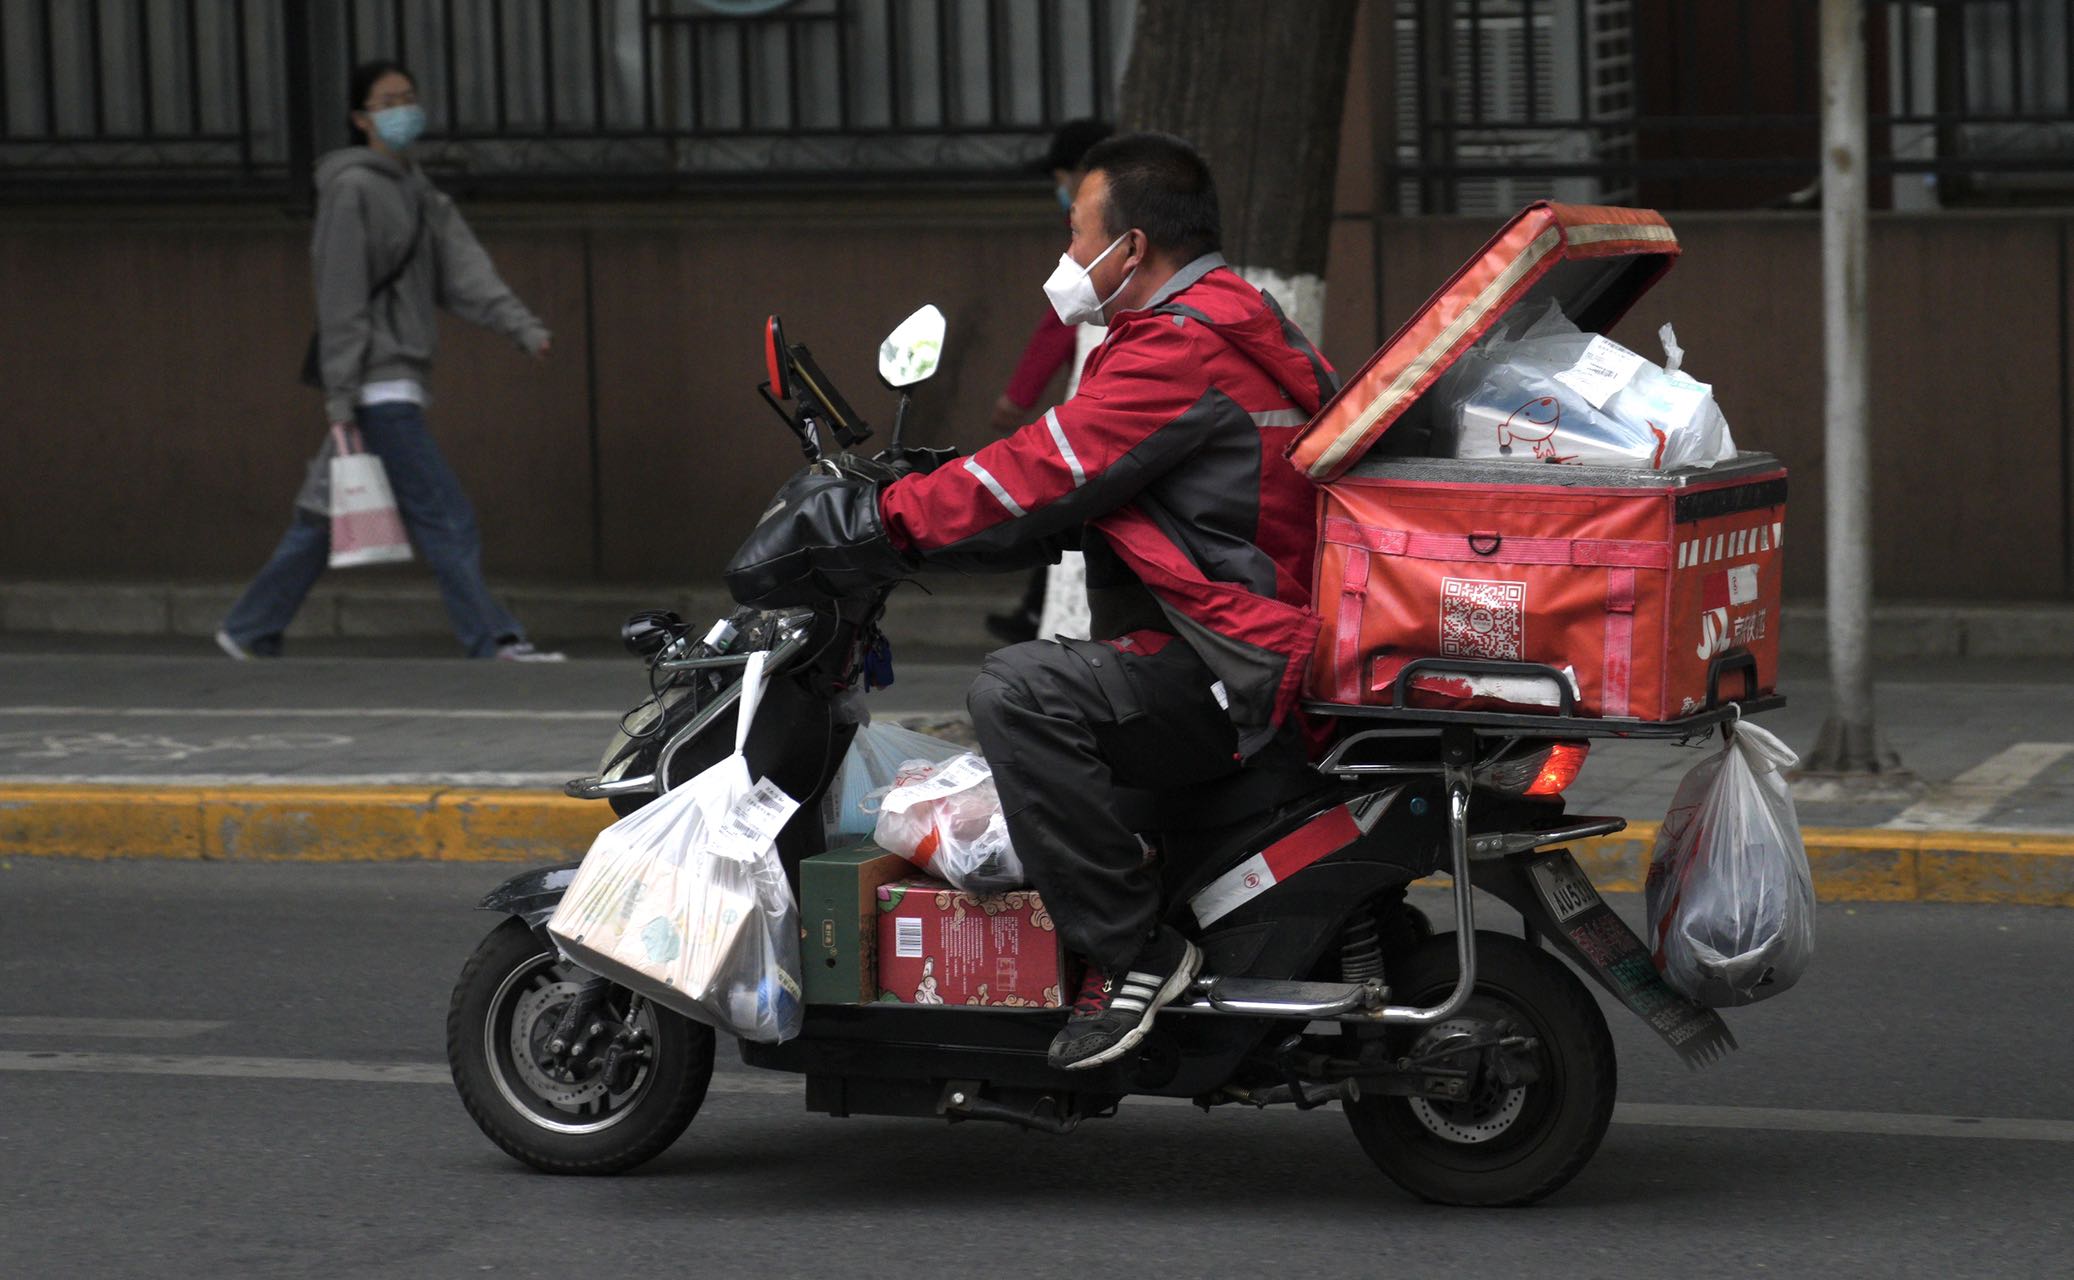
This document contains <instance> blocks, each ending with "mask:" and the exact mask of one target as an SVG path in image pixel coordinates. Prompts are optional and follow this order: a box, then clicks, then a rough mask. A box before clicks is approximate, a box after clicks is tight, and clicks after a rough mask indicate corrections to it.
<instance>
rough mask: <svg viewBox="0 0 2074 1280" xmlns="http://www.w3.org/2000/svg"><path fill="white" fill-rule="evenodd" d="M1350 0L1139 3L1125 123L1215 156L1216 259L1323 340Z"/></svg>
mask: <svg viewBox="0 0 2074 1280" xmlns="http://www.w3.org/2000/svg"><path fill="white" fill-rule="evenodd" d="M1357 7H1358V0H1306V2H1305V3H1303V4H1289V3H1287V2H1286V0H1139V3H1138V17H1137V33H1136V35H1135V36H1134V37H1133V39H1132V43H1131V61H1130V67H1129V69H1128V70H1127V71H1126V72H1125V75H1124V82H1123V102H1122V110H1121V112H1120V114H1121V117H1122V118H1121V119H1120V120H1119V121H1118V124H1119V127H1120V128H1121V129H1122V130H1123V131H1125V132H1130V131H1134V130H1140V129H1154V130H1158V131H1160V132H1163V133H1172V134H1176V135H1179V136H1180V137H1183V138H1186V139H1188V140H1189V141H1190V142H1192V143H1194V144H1195V146H1196V149H1197V150H1199V151H1201V152H1202V154H1203V158H1204V159H1206V160H1208V161H1209V162H1210V169H1211V172H1212V173H1213V174H1214V175H1215V176H1216V180H1217V195H1218V201H1219V203H1220V204H1221V205H1222V207H1223V214H1224V256H1225V258H1226V259H1227V260H1228V261H1230V262H1231V264H1232V265H1233V266H1234V267H1235V268H1236V269H1237V270H1238V272H1239V274H1240V275H1242V276H1244V277H1246V279H1248V280H1250V281H1252V282H1253V283H1254V284H1255V285H1258V286H1259V287H1260V288H1262V289H1265V290H1267V291H1268V292H1269V293H1272V294H1273V295H1274V297H1275V301H1276V302H1278V303H1280V304H1281V305H1282V309H1283V310H1284V311H1286V312H1288V314H1289V318H1290V319H1292V320H1294V321H1296V323H1297V324H1298V325H1299V326H1301V327H1302V328H1303V331H1304V332H1305V333H1307V334H1309V335H1310V337H1311V340H1312V341H1313V342H1316V341H1319V340H1320V335H1321V333H1322V331H1323V329H1324V322H1325V252H1326V247H1327V245H1328V244H1329V243H1330V240H1331V233H1332V197H1333V179H1334V176H1335V171H1336V170H1337V168H1338V165H1339V130H1340V108H1341V106H1342V105H1343V103H1344V102H1345V99H1346V93H1347V64H1348V61H1349V56H1350V54H1351V51H1352V46H1353V41H1354V12H1355V9H1356V8H1357Z"/></svg>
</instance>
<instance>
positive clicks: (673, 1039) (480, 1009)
mask: <svg viewBox="0 0 2074 1280" xmlns="http://www.w3.org/2000/svg"><path fill="white" fill-rule="evenodd" d="M590 980H591V975H590V974H588V973H586V972H584V971H583V970H581V969H578V968H576V967H575V966H573V965H569V964H567V963H565V962H564V961H563V960H562V959H561V957H560V956H559V955H557V954H556V953H555V952H554V951H553V950H552V949H551V948H548V947H545V946H543V945H542V944H541V942H540V939H539V937H538V936H537V935H536V934H534V932H533V931H532V930H531V929H529V928H527V927H526V924H525V922H524V921H521V920H517V919H508V920H506V921H504V923H502V924H500V925H498V926H497V927H496V928H495V929H493V930H491V931H490V935H489V936H488V937H486V938H484V939H483V940H482V944H481V945H480V946H478V947H477V948H476V949H475V954H474V955H472V956H470V957H469V958H468V963H467V964H466V965H465V966H464V967H463V968H462V970H461V978H460V981H459V982H457V983H456V984H455V985H454V995H453V1000H452V1002H451V1003H450V1004H449V1005H448V1007H447V1063H448V1066H449V1067H450V1068H451V1069H452V1071H453V1074H454V1088H455V1089H456V1090H457V1091H459V1093H460V1095H461V1102H462V1104H463V1105H464V1106H466V1107H467V1108H468V1114H469V1115H470V1116H471V1117H473V1118H474V1120H475V1123H476V1125H477V1126H478V1127H480V1128H481V1129H482V1131H483V1133H484V1134H486V1135H487V1136H488V1137H489V1139H490V1141H492V1142H494V1143H496V1144H497V1145H498V1146H500V1147H502V1148H503V1149H504V1150H505V1151H506V1152H507V1153H509V1154H510V1155H511V1156H513V1157H515V1158H516V1159H519V1160H522V1161H524V1162H525V1163H527V1164H529V1165H532V1166H533V1167H534V1168H536V1169H540V1170H543V1171H545V1172H547V1173H568V1174H608V1173H621V1172H624V1171H625V1170H627V1169H631V1168H633V1167H634V1166H636V1165H638V1164H641V1163H643V1162H644V1161H647V1160H650V1159H653V1158H654V1157H655V1156H657V1155H659V1154H660V1153H661V1152H662V1151H663V1150H664V1149H666V1148H667V1147H668V1146H669V1145H670V1144H671V1143H672V1142H675V1141H676V1140H677V1139H678V1137H679V1136H680V1135H682V1134H683V1132H684V1130H685V1128H686V1126H688V1125H689V1124H690V1123H691V1121H692V1117H694V1116H696V1115H697V1114H698V1110H699V1107H700V1106H701V1105H702V1104H703V1103H704V1102H705V1100H706V1087H707V1086H708V1085H709V1084H710V1083H711V1082H712V1079H713V1046H714V1034H713V1029H712V1028H711V1027H708V1026H705V1025H703V1024H700V1023H696V1022H693V1021H691V1020H690V1019H688V1018H685V1017H682V1016H680V1015H678V1014H676V1013H672V1012H670V1011H669V1010H667V1009H660V1008H657V1007H656V1006H655V1004H654V1003H653V1002H644V1003H643V1004H642V1005H641V1007H640V1009H639V1010H638V1012H636V1011H634V1010H633V1009H632V1001H631V999H630V996H629V993H628V992H627V991H626V990H625V989H624V988H620V987H613V988H611V990H610V992H609V994H608V995H607V996H606V999H605V1002H604V1004H603V1005H602V1006H600V1007H599V1008H598V1009H597V1012H596V1014H595V1015H594V1018H593V1019H587V1021H591V1020H594V1021H597V1022H600V1023H604V1024H609V1029H610V1030H617V1029H618V1028H620V1027H621V1026H624V1025H626V1019H627V1018H628V1017H629V1016H631V1017H632V1019H633V1024H632V1025H633V1026H634V1027H635V1028H637V1029H639V1030H640V1031H642V1032H644V1033H646V1035H645V1038H646V1043H647V1051H648V1055H649V1056H648V1059H647V1061H645V1062H643V1063H641V1064H640V1065H639V1066H638V1067H636V1068H635V1069H634V1070H633V1071H631V1072H624V1073H623V1078H621V1079H618V1080H611V1079H608V1078H607V1074H606V1072H605V1071H604V1070H603V1069H602V1068H600V1067H596V1066H590V1065H579V1066H571V1065H568V1064H566V1063H563V1062H560V1061H558V1060H557V1059H556V1057H555V1056H554V1055H553V1054H552V1053H551V1052H550V1051H549V1050H550V1044H549V1042H550V1039H551V1036H552V1033H553V1031H554V1030H555V1026H556V1023H557V1022H558V1021H560V1019H561V1016H562V1014H563V1012H564V1011H565V1010H566V1009H567V1008H568V1007H569V1005H570V1003H571V1002H572V1001H574V1000H576V999H577V998H578V995H579V993H580V992H581V990H582V988H583V986H584V984H585V983H586V982H588V981H590ZM586 1030H587V1028H586ZM606 1034H607V1035H609V1030H608V1032H607V1033H606ZM601 1038H602V1037H601Z"/></svg>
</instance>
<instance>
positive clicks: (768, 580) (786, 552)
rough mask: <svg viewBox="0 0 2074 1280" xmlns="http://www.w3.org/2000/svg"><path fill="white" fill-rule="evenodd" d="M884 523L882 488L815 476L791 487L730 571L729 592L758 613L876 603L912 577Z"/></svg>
mask: <svg viewBox="0 0 2074 1280" xmlns="http://www.w3.org/2000/svg"><path fill="white" fill-rule="evenodd" d="M914 570H915V562H914V560H913V559H912V558H911V557H909V556H907V555H906V554H904V553H903V552H901V551H900V550H899V549H898V548H896V547H895V546H894V545H893V542H892V539H891V538H889V537H887V536H886V530H885V526H884V525H883V524H882V523H881V522H880V520H879V485H878V484H877V483H876V482H874V481H871V480H866V479H862V478H860V477H857V476H854V475H838V476H831V475H826V474H822V473H819V472H817V471H815V470H813V469H812V468H809V469H807V470H805V471H801V472H800V473H798V474H797V475H795V476H793V477H792V478H791V479H790V480H787V481H786V482H785V484H784V487H782V488H780V489H779V490H778V492H777V495H776V496H775V497H774V498H772V500H771V505H770V507H769V508H768V509H767V510H766V511H765V512H764V513H763V518H762V519H761V520H759V521H758V522H757V525H756V528H755V529H753V530H751V531H750V534H749V537H748V539H747V540H746V541H744V542H743V543H742V546H741V549H740V550H739V551H736V552H735V554H734V558H733V559H732V560H730V561H729V562H728V566H727V573H726V577H727V589H728V591H729V592H730V593H731V594H732V595H733V596H734V598H735V600H736V601H737V602H738V603H741V604H745V605H750V606H752V607H754V608H758V609H776V608H789V607H794V606H798V605H819V604H824V603H827V602H829V601H832V600H850V599H857V598H860V597H862V596H866V595H869V594H870V593H871V592H872V591H874V590H876V589H877V588H878V587H880V586H882V585H883V584H885V583H887V582H893V581H898V580H899V579H901V578H905V577H908V576H910V575H911V574H913V572H914Z"/></svg>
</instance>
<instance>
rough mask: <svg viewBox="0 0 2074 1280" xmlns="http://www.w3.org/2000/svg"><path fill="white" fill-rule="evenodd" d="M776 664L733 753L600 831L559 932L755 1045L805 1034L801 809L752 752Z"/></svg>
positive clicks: (756, 687)
mask: <svg viewBox="0 0 2074 1280" xmlns="http://www.w3.org/2000/svg"><path fill="white" fill-rule="evenodd" d="M766 657H767V655H765V654H763V653H755V654H751V655H750V658H749V662H748V665H747V666H746V667H745V669H744V670H743V673H742V698H741V704H740V706H739V708H738V710H737V712H736V718H735V751H734V754H733V755H731V756H729V757H727V758H726V759H725V760H722V761H720V762H719V763H718V764H716V765H714V766H713V767H712V768H710V769H707V770H706V771H705V772H703V773H701V774H699V775H698V776H697V777H695V778H693V779H691V780H690V781H689V782H686V783H684V784H682V785H681V786H679V787H677V788H676V789H675V790H673V791H670V792H668V793H666V794H664V795H662V796H660V797H658V798H657V799H655V800H653V801H651V802H650V803H648V804H646V805H644V806H642V807H641V808H639V809H636V810H635V811H634V812H632V813H630V814H628V815H627V816H626V817H624V818H621V819H620V820H619V821H618V822H615V823H613V824H612V825H611V826H609V827H607V828H605V829H604V830H603V831H601V832H599V833H598V837H597V839H596V840H594V841H592V842H591V847H590V852H589V853H588V854H586V855H584V859H583V865H582V867H580V868H579V869H578V870H577V872H576V879H575V880H574V881H572V882H571V883H570V885H569V891H568V893H567V894H565V895H564V896H563V898H562V901H561V905H560V906H559V907H557V908H556V909H555V913H554V918H553V919H552V920H550V921H548V925H547V931H548V933H549V934H550V935H552V936H553V938H554V940H555V942H556V943H557V944H559V945H560V946H561V948H562V949H563V950H564V951H565V952H566V953H567V954H568V955H569V957H570V959H572V960H574V961H576V963H578V964H580V965H582V966H583V967H584V968H586V969H589V970H591V971H592V972H594V973H599V974H602V975H604V976H605V977H608V978H610V979H612V980H613V981H614V982H618V983H620V984H622V985H624V986H626V987H629V988H631V989H633V990H635V991H638V992H640V993H641V994H643V995H646V996H648V997H649V998H651V999H653V1000H654V1001H656V1002H657V1003H658V1004H662V1005H665V1006H667V1007H669V1008H671V1009H675V1010H676V1011H678V1012H679V1013H682V1014H684V1015H685V1016H687V1017H691V1018H696V1019H698V1020H699V1021H700V1022H705V1023H709V1024H711V1025H712V1026H715V1027H718V1028H720V1029H721V1030H723V1031H732V1032H733V1033H734V1034H736V1035H738V1036H741V1037H742V1038H743V1039H746V1040H762V1041H766V1042H775V1041H780V1040H789V1039H791V1038H792V1037H793V1036H796V1035H798V1034H799V1026H800V1016H801V1010H800V986H799V975H800V968H799V908H798V905H797V903H796V902H795V901H794V900H793V896H792V889H791V886H790V885H788V884H787V883H786V882H785V868H784V865H783V864H782V863H781V862H780V861H779V859H778V851H777V846H776V843H775V841H776V838H777V834H778V829H779V828H780V827H782V826H784V825H785V822H786V820H787V819H789V818H790V817H791V816H792V813H793V811H794V810H796V809H798V808H799V803H798V802H797V801H795V800H793V799H792V798H791V797H790V796H788V795H786V794H785V793H784V792H782V791H780V790H778V788H777V787H775V786H774V785H772V784H771V782H770V780H769V779H767V778H766V779H764V780H763V781H761V782H757V783H755V784H753V785H752V784H751V782H750V780H749V762H748V760H747V759H746V758H745V757H744V756H743V755H742V744H743V743H745V742H747V741H748V739H749V726H750V725H751V724H752V723H753V722H754V720H755V718H756V704H757V702H758V700H759V699H760V697H761V695H762V692H763V667H764V661H765V659H766Z"/></svg>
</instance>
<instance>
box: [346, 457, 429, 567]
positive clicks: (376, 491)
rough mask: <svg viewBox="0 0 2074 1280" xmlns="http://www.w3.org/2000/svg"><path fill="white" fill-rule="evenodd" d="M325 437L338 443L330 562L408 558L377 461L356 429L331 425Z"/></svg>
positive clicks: (391, 496) (386, 477)
mask: <svg viewBox="0 0 2074 1280" xmlns="http://www.w3.org/2000/svg"><path fill="white" fill-rule="evenodd" d="M331 437H332V440H333V441H334V442H335V443H336V444H337V446H338V449H337V452H335V453H333V454H332V455H331V567H332V568H334V569H349V568H352V567H353V566H354V565H361V564H393V563H395V562H397V561H399V560H408V559H410V539H409V538H407V537H405V536H404V532H403V517H402V516H400V515H399V514H397V511H396V495H395V494H393V493H391V492H390V491H389V475H388V473H387V472H385V471H383V470H382V460H381V459H380V458H377V457H376V456H375V455H373V454H371V453H368V452H367V451H366V445H365V444H364V443H363V442H362V441H361V439H360V433H359V432H358V431H348V430H345V429H344V428H341V427H336V426H334V427H333V428H332V429H331Z"/></svg>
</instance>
